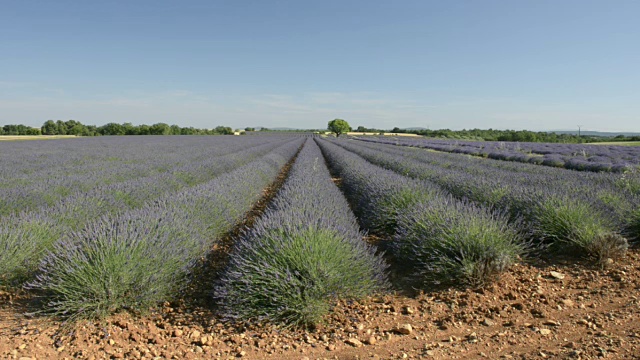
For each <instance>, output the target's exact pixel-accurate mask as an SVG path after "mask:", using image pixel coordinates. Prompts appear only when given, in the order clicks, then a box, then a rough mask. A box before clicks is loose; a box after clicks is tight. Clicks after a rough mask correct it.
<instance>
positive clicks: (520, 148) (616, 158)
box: [355, 136, 640, 172]
mask: <svg viewBox="0 0 640 360" xmlns="http://www.w3.org/2000/svg"><path fill="white" fill-rule="evenodd" d="M355 138H356V139H358V140H361V141H366V142H376V143H382V144H392V145H398V146H408V147H417V148H424V149H431V150H437V151H442V152H450V153H456V154H467V155H474V156H479V157H485V158H490V159H496V160H504V161H514V162H521V163H529V164H536V165H544V166H550V167H559V168H566V169H571V170H581V171H594V172H625V171H629V170H635V171H637V170H638V168H639V167H640V148H637V147H635V146H634V145H638V143H634V142H628V143H598V144H559V143H521V142H515V143H513V142H511V143H510V142H501V141H463V140H440V139H427V138H402V137H397V138H389V137H380V136H376V137H372V136H357V137H355ZM625 145H626V146H625Z"/></svg>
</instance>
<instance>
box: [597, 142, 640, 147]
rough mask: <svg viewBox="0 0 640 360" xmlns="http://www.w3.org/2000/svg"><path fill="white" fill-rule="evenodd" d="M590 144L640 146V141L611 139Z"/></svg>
mask: <svg viewBox="0 0 640 360" xmlns="http://www.w3.org/2000/svg"><path fill="white" fill-rule="evenodd" d="M589 145H619V146H640V141H611V142H597V143H589Z"/></svg>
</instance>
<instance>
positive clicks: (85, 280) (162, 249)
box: [28, 140, 301, 319]
mask: <svg viewBox="0 0 640 360" xmlns="http://www.w3.org/2000/svg"><path fill="white" fill-rule="evenodd" d="M300 144H301V140H295V141H293V142H291V141H290V142H287V143H285V144H283V145H282V146H280V147H278V148H277V149H275V150H274V151H273V152H271V153H269V154H267V155H265V156H264V157H263V158H261V159H258V160H256V161H253V162H251V163H249V164H247V165H245V166H243V167H240V168H238V169H236V170H234V171H232V172H230V173H227V174H224V175H222V176H219V177H217V178H215V179H214V180H212V181H210V182H208V183H205V184H201V185H198V186H196V187H192V188H188V189H186V190H184V191H182V192H179V193H171V194H168V195H167V196H165V197H163V198H161V199H158V200H156V201H153V202H151V203H149V204H148V205H147V206H145V207H143V208H141V209H136V210H132V211H129V212H125V213H123V214H121V215H119V216H106V217H102V218H100V219H98V220H95V221H92V222H90V223H89V224H88V225H86V226H85V227H84V228H82V229H81V230H79V231H71V232H69V233H68V234H66V235H65V236H64V237H63V238H62V239H61V240H60V241H58V242H56V243H55V244H54V246H53V249H52V250H51V251H49V252H48V253H47V255H46V256H45V257H44V259H43V260H42V261H41V263H40V265H39V271H38V274H37V277H36V279H35V280H34V281H32V282H31V283H30V284H29V286H28V287H29V288H31V289H35V290H39V291H40V292H41V293H43V294H44V295H45V296H46V297H47V299H48V308H47V309H46V311H48V312H51V313H53V314H57V315H60V316H63V317H68V318H71V319H76V318H96V317H103V316H105V315H108V314H111V313H113V312H116V311H120V310H134V311H144V310H145V309H148V308H149V306H151V305H154V304H156V303H157V302H160V301H165V300H171V299H173V298H174V296H176V295H177V294H179V291H178V290H180V288H181V287H182V286H184V285H185V284H186V280H187V275H188V274H189V272H190V271H191V269H192V267H193V266H194V265H195V263H196V261H197V259H199V258H200V257H202V256H204V255H206V252H207V249H209V248H210V246H211V245H212V244H213V243H214V242H215V241H216V239H218V238H219V236H220V235H221V234H222V233H224V232H225V231H228V230H230V229H231V228H232V227H233V226H234V224H235V223H237V222H239V221H240V219H241V218H242V216H243V215H244V213H246V212H247V211H248V210H249V209H250V208H251V206H252V204H253V203H254V202H256V201H257V200H258V199H259V198H260V196H261V194H262V189H263V188H264V187H265V186H266V185H268V183H269V182H271V181H273V180H274V179H275V178H276V176H277V174H278V172H279V170H280V168H281V167H282V166H283V165H284V164H285V163H286V162H287V161H288V160H289V159H290V158H292V157H293V155H294V154H295V152H296V151H297V149H298V148H299V146H300Z"/></svg>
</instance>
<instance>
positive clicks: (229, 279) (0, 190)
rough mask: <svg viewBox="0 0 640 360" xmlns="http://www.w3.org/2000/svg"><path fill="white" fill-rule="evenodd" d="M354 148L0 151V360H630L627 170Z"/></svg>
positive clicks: (633, 179)
mask: <svg viewBox="0 0 640 360" xmlns="http://www.w3.org/2000/svg"><path fill="white" fill-rule="evenodd" d="M363 139H365V138H357V139H350V138H343V137H340V138H337V139H336V138H332V137H326V138H325V137H317V136H313V135H302V134H285V135H280V134H268V135H252V136H242V137H232V136H228V137H227V136H202V137H200V136H190V137H164V136H146V137H143V138H135V137H100V138H78V139H73V140H68V139H61V140H57V141H47V142H4V143H0V170H2V171H0V194H1V195H0V250H1V251H2V252H1V253H0V357H2V358H14V359H20V358H23V357H25V358H26V357H29V358H34V357H35V358H65V357H66V358H86V359H89V358H95V359H102V358H167V359H170V358H193V359H196V358H214V359H215V358H221V359H228V358H239V357H241V358H249V359H262V358H268V359H304V358H309V359H317V358H320V359H322V358H338V359H356V358H376V357H377V358H382V359H387V358H389V359H390V358H436V359H449V358H465V359H467V358H522V359H530V358H582V359H590V358H602V357H604V358H612V359H626V358H628V359H631V358H634V357H635V356H637V355H638V354H640V333H638V329H637V322H638V321H640V311H639V310H638V305H640V304H639V299H638V295H637V292H638V290H639V289H640V252H639V251H638V249H637V247H636V242H637V241H638V239H640V207H639V206H638V205H639V204H640V174H639V173H638V171H637V165H638V162H637V161H638V160H640V153H637V154H636V153H635V152H633V151H635V150H634V149H631V150H633V151H629V152H625V151H622V150H617V149H606V148H605V150H606V151H607V152H606V154H608V155H607V156H605V155H604V153H598V154H596V153H593V156H592V157H589V156H584V157H585V158H586V160H584V161H586V162H591V163H593V164H605V162H604V161H605V160H603V159H600V158H603V157H606V159H607V160H606V161H609V162H607V163H606V164H610V166H609V168H607V169H604V168H602V169H600V171H575V170H571V169H570V167H567V166H566V164H567V163H575V161H574V160H575V159H573V158H571V157H572V156H573V157H575V156H577V155H569V153H567V151H569V150H567V149H565V148H564V147H556V148H553V149H550V150H549V151H554V152H553V155H554V156H555V155H559V156H564V157H566V159H565V158H563V159H564V160H566V162H565V163H563V164H565V165H563V166H541V165H545V164H544V162H543V163H540V164H538V163H536V162H533V163H532V162H529V161H526V162H522V161H504V159H498V158H499V157H497V156H486V157H481V156H467V155H465V154H466V153H465V152H462V151H454V150H455V149H457V147H456V148H455V149H453V148H451V149H450V150H451V151H445V150H442V149H435V150H439V151H427V150H425V149H421V148H420V147H426V148H428V149H431V148H432V147H433V146H436V145H433V143H430V142H424V141H423V140H413V139H411V140H409V139H406V140H401V139H392V140H387V139H384V140H383V139H382V138H377V137H366V139H373V140H372V141H363ZM389 141H390V143H387V142H389ZM425 144H426V145H425ZM398 145H406V146H398ZM442 146H445V147H446V146H450V147H451V146H453V145H451V144H449V145H446V144H445V145H442ZM456 146H457V145H456ZM520 146H521V149H529V150H525V151H530V152H531V153H532V154H533V153H536V154H538V155H542V157H546V156H547V154H542V153H541V152H540V153H537V152H535V151H542V150H535V149H534V148H535V146H534V145H528V144H520ZM469 148H473V147H471V146H470V147H469ZM473 149H475V148H473ZM589 149H590V148H589ZM477 150H478V151H480V150H479V149H477ZM503 150H504V151H507V150H506V149H500V151H503ZM574 150H575V149H574ZM483 151H484V150H483ZM509 151H520V150H514V149H511V150H509ZM603 151H604V150H603ZM460 152H461V153H460ZM590 154H591V153H590ZM487 157H488V158H487ZM595 157H599V159H595V160H594V159H592V158H595ZM564 160H563V161H564ZM581 161H583V160H581ZM634 161H636V162H634ZM599 166H600V165H599ZM602 166H604V165H602ZM618 166H623V167H624V169H619V168H618ZM603 169H604V170H603ZM582 170H587V169H582ZM407 325H410V326H407Z"/></svg>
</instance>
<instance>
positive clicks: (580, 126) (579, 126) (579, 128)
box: [578, 125, 584, 137]
mask: <svg viewBox="0 0 640 360" xmlns="http://www.w3.org/2000/svg"><path fill="white" fill-rule="evenodd" d="M583 126H584V125H578V137H580V130H581V129H582V127H583Z"/></svg>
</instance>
